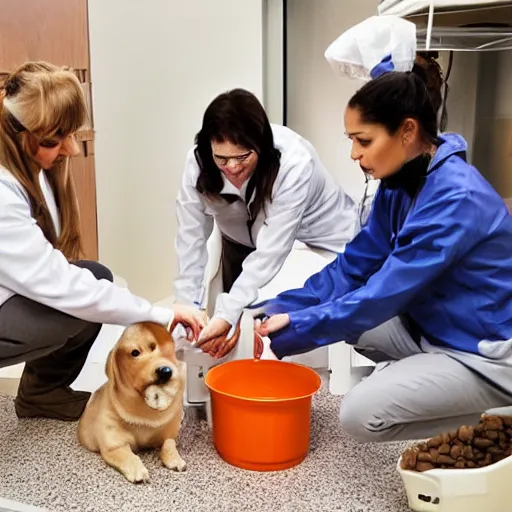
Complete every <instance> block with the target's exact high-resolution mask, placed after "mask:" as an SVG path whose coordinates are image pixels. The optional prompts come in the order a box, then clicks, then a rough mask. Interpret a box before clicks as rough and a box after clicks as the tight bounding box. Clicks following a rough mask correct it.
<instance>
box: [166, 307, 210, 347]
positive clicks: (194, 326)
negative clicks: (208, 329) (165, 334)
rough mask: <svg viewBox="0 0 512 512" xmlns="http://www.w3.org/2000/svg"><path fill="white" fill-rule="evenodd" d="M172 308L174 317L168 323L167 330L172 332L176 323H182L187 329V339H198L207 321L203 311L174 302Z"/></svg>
mask: <svg viewBox="0 0 512 512" xmlns="http://www.w3.org/2000/svg"><path fill="white" fill-rule="evenodd" d="M172 310H173V311H174V318H173V320H172V322H171V324H170V325H169V329H168V330H169V332H171V333H172V332H173V331H174V329H175V327H176V326H177V325H178V324H182V325H183V326H184V327H185V329H186V331H187V339H189V340H190V338H192V339H193V340H197V339H199V336H200V334H201V331H202V329H203V328H204V326H205V325H206V321H207V318H206V315H205V313H204V311H200V310H198V309H195V308H191V307H189V306H182V305H180V304H174V305H173V306H172Z"/></svg>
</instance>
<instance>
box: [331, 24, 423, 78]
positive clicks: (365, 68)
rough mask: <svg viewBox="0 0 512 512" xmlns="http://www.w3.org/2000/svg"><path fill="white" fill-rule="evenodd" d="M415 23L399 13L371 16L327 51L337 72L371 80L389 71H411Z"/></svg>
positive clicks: (414, 51)
mask: <svg viewBox="0 0 512 512" xmlns="http://www.w3.org/2000/svg"><path fill="white" fill-rule="evenodd" d="M415 57H416V25H414V23H412V22H410V21H407V20H404V19H403V18H400V17H398V16H372V17H370V18H367V19H366V20H364V21H363V22H361V23H359V24H357V25H355V26H353V27H351V28H350V29H348V30H347V31H346V32H343V34H341V36H339V37H338V39H336V40H335V41H334V42H333V43H331V44H330V46H329V47H328V48H327V50H326V52H325V58H326V59H327V61H328V62H329V64H330V65H331V67H332V68H333V69H334V71H335V73H337V74H339V75H341V76H348V77H350V78H359V79H363V80H370V79H372V78H377V77H378V76H380V75H382V74H383V73H386V72H387V71H411V70H412V67H413V65H414V59H415Z"/></svg>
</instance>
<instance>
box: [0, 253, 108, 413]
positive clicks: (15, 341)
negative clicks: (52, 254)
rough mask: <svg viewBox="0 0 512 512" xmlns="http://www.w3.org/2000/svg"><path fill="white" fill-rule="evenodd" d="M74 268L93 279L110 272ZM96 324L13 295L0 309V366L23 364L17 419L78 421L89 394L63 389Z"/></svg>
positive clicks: (90, 341)
mask: <svg viewBox="0 0 512 512" xmlns="http://www.w3.org/2000/svg"><path fill="white" fill-rule="evenodd" d="M75 265H77V266H79V267H84V268H87V269H88V270H90V271H91V272H92V273H93V274H94V275H95V277H96V278H97V279H108V280H109V281H112V280H113V276H112V273H111V272H110V270H108V269H107V268H106V267H104V266H103V265H101V264H99V263H96V262H94V261H79V262H76V263H75ZM100 329H101V325H100V324H96V323H92V322H87V321H85V320H80V319H79V318H75V317H72V316H70V315H67V314H65V313H62V312H60V311H57V310H55V309H52V308H49V307H47V306H44V305H43V304H40V303H38V302H34V301H32V300H30V299H27V298H26V297H22V296H21V295H15V296H14V297H11V298H10V299H9V300H7V301H6V302H5V303H4V304H2V306H0V368H1V367H3V366H10V365H13V364H16V363H21V362H26V364H25V368H24V370H23V374H22V376H21V380H20V385H19V388H18V394H17V396H16V400H15V403H14V406H15V410H16V414H17V415H18V416H19V417H37V416H43V417H47V418H56V419H62V420H71V421H74V420H76V419H78V418H79V417H80V415H81V414H82V411H83V409H84V407H85V404H86V403H87V400H88V398H89V393H86V392H81V391H74V390H72V389H70V388H69V386H70V385H71V384H72V383H73V382H74V381H75V379H76V378H77V377H78V375H79V373H80V372H81V370H82V368H83V366H84V364H85V361H86V359H87V355H88V354H89V350H90V349H91V347H92V344H93V343H94V341H95V340H96V337H97V336H98V334H99V332H100Z"/></svg>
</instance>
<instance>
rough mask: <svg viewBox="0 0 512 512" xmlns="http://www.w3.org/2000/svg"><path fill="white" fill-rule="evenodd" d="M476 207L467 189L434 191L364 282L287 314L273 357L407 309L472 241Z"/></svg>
mask: <svg viewBox="0 0 512 512" xmlns="http://www.w3.org/2000/svg"><path fill="white" fill-rule="evenodd" d="M477 211H478V210H477V209H476V208H475V206H474V203H472V201H471V199H470V198H469V197H468V196H467V193H464V194H463V193H458V194H445V195H444V197H443V195H441V197H440V196H439V195H436V197H430V198H429V200H427V201H424V202H423V204H422V205H421V206H418V208H417V210H416V211H415V212H414V213H413V212H411V214H410V215H409V217H408V218H407V220H406V221H405V223H404V225H403V227H402V229H401V231H400V232H399V234H398V237H397V240H396V243H395V246H394V249H393V252H392V253H391V254H390V255H389V256H388V258H387V259H386V261H385V263H384V264H383V265H382V267H381V268H380V270H378V271H377V272H376V273H375V274H373V275H372V276H371V277H370V278H369V279H368V281H367V282H366V284H365V285H364V286H362V287H360V288H358V289H356V290H354V291H350V292H349V293H347V294H344V295H342V296H338V297H330V298H329V300H328V301H326V302H324V303H321V304H317V305H314V306H310V307H308V308H306V309H302V310H300V311H294V312H291V313H290V324H289V325H288V326H287V327H286V328H285V329H282V330H280V331H278V332H276V333H274V334H273V335H271V336H270V338H271V349H272V351H273V352H274V353H275V354H276V356H277V357H279V358H282V357H284V356H287V355H292V354H299V353H302V352H308V351H310V350H313V349H315V348H318V347H321V346H324V345H329V344H331V343H336V342H338V341H346V342H348V343H356V342H357V340H358V339H359V337H360V336H361V335H362V334H363V333H364V332H366V331H368V330H370V329H373V328H374V327H377V326H378V325H380V324H382V323H384V322H385V321H387V320H389V319H391V318H392V317H394V316H396V315H398V314H401V313H403V312H405V311H406V310H407V307H408V306H409V305H410V303H411V301H413V300H414V298H415V297H416V295H417V294H418V293H419V292H421V291H422V289H424V288H425V287H426V286H428V285H429V284H430V283H431V282H432V281H434V280H435V279H436V278H438V277H439V276H440V274H441V273H442V272H443V270H444V269H446V268H447V267H449V266H450V265H451V264H453V263H454V262H455V261H456V260H457V259H458V258H460V256H461V255H463V254H464V253H465V252H467V251H468V250H469V249H470V248H471V246H472V245H473V244H475V243H476V241H477V240H478V233H477V230H478V221H477V218H476V215H477Z"/></svg>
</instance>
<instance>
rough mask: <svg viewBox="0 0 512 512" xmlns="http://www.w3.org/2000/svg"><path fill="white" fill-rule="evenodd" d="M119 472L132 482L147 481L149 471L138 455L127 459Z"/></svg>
mask: <svg viewBox="0 0 512 512" xmlns="http://www.w3.org/2000/svg"><path fill="white" fill-rule="evenodd" d="M121 472H122V473H123V475H124V476H125V477H126V478H127V480H129V481H130V482H132V483H134V484H139V483H143V482H149V472H148V470H147V469H146V466H144V464H143V463H142V461H141V460H140V459H139V457H134V458H132V459H130V461H127V463H126V465H125V466H124V467H123V468H122V471H121Z"/></svg>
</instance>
